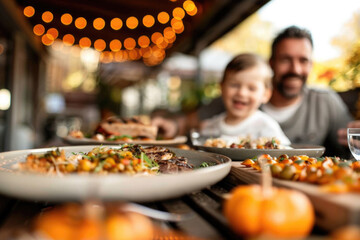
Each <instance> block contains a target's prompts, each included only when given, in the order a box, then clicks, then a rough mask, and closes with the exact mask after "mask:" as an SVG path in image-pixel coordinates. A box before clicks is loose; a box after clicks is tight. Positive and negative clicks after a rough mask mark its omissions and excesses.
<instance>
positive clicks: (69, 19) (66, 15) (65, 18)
mask: <svg viewBox="0 0 360 240" xmlns="http://www.w3.org/2000/svg"><path fill="white" fill-rule="evenodd" d="M60 21H61V23H62V24H64V25H70V24H71V23H72V21H73V17H72V16H71V15H70V14H69V13H64V14H63V15H62V16H61V18H60Z"/></svg>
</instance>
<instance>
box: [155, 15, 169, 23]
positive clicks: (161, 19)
mask: <svg viewBox="0 0 360 240" xmlns="http://www.w3.org/2000/svg"><path fill="white" fill-rule="evenodd" d="M157 19H158V21H159V23H162V24H166V23H167V22H169V19H170V17H169V14H168V13H167V12H161V13H159V14H158V16H157Z"/></svg>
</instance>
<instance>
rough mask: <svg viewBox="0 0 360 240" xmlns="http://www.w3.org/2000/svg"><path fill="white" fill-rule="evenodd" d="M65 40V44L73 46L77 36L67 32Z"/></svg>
mask: <svg viewBox="0 0 360 240" xmlns="http://www.w3.org/2000/svg"><path fill="white" fill-rule="evenodd" d="M63 42H64V44H65V45H68V46H72V45H73V44H74V42H75V38H74V36H73V35H71V34H66V35H64V37H63Z"/></svg>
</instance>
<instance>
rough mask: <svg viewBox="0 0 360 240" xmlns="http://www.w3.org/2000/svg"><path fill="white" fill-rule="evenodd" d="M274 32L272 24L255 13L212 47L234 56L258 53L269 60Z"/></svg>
mask: <svg viewBox="0 0 360 240" xmlns="http://www.w3.org/2000/svg"><path fill="white" fill-rule="evenodd" d="M273 32H274V29H273V25H272V23H270V22H266V21H263V20H261V19H260V18H259V15H258V14H257V13H254V14H253V15H251V16H250V17H248V18H247V19H246V20H245V21H243V22H242V23H241V24H239V25H238V26H237V27H235V28H234V29H233V30H232V31H230V32H229V33H228V34H226V35H225V36H224V37H222V38H220V39H219V40H217V41H216V42H214V43H213V44H212V45H211V47H213V48H219V49H222V50H224V51H227V52H229V53H232V54H234V55H235V54H239V53H242V52H256V53H258V54H260V55H261V56H263V57H264V58H266V59H267V58H268V57H269V55H270V43H271V41H272V38H273Z"/></svg>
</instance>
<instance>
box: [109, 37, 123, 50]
mask: <svg viewBox="0 0 360 240" xmlns="http://www.w3.org/2000/svg"><path fill="white" fill-rule="evenodd" d="M109 47H110V49H111V51H113V52H118V51H120V49H121V42H120V40H118V39H114V40H112V41H111V42H110V45H109Z"/></svg>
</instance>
